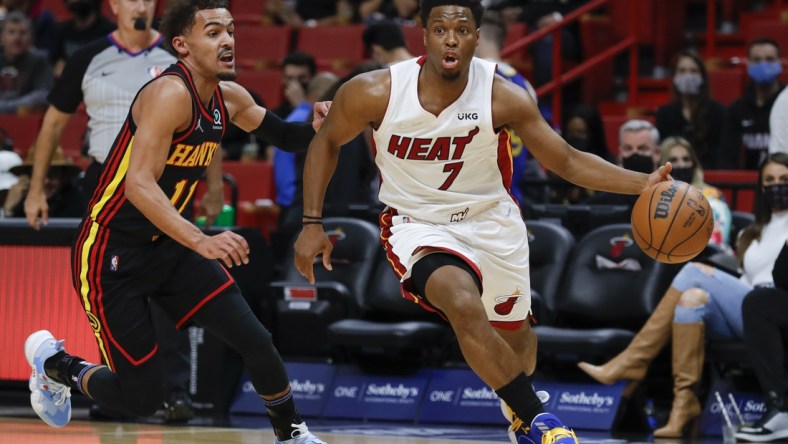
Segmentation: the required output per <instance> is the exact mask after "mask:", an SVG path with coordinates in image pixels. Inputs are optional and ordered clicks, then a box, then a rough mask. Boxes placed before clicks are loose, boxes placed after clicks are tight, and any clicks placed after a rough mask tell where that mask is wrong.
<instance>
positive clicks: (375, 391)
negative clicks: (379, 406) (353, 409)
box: [364, 382, 419, 404]
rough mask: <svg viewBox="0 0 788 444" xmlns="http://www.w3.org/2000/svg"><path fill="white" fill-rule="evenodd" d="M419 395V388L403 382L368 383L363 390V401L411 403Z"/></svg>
mask: <svg viewBox="0 0 788 444" xmlns="http://www.w3.org/2000/svg"><path fill="white" fill-rule="evenodd" d="M418 397H419V388H418V387H415V386H409V385H405V384H401V383H400V384H396V385H393V384H391V383H390V382H387V383H385V384H375V383H372V384H369V385H367V388H366V390H364V401H366V402H380V403H392V404H412V403H413V402H414V401H415V400H416V399H418Z"/></svg>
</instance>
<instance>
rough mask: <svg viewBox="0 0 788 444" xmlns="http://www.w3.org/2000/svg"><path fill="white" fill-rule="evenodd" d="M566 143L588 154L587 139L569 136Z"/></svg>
mask: <svg viewBox="0 0 788 444" xmlns="http://www.w3.org/2000/svg"><path fill="white" fill-rule="evenodd" d="M565 140H566V143H568V144H570V145H572V146H573V147H575V148H577V149H578V150H580V151H586V152H588V139H587V138H585V137H576V136H569V137H567V138H566V139H565Z"/></svg>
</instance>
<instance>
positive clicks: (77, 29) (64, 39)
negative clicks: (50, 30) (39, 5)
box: [50, 0, 116, 77]
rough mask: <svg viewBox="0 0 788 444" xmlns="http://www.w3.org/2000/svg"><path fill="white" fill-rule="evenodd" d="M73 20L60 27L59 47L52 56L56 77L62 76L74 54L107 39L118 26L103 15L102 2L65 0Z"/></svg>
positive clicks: (58, 32) (95, 0)
mask: <svg viewBox="0 0 788 444" xmlns="http://www.w3.org/2000/svg"><path fill="white" fill-rule="evenodd" d="M65 1H66V8H67V9H68V11H69V12H70V13H71V15H72V18H71V19H69V20H66V21H65V22H63V23H61V24H59V25H58V29H57V42H58V45H57V47H55V50H54V51H53V52H52V54H50V60H51V61H52V63H54V65H55V75H56V76H58V77H59V76H60V73H61V72H63V67H64V66H65V64H66V61H67V60H68V59H69V58H70V57H71V55H72V54H74V52H75V51H76V50H77V49H79V48H81V47H83V46H85V45H86V44H87V43H90V42H92V41H93V40H96V39H99V38H102V37H105V36H106V35H107V34H109V33H110V32H112V31H114V30H115V28H116V26H115V24H114V23H112V22H111V21H110V20H109V19H107V18H106V17H104V15H103V14H101V0H65Z"/></svg>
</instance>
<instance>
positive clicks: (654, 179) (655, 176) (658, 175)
mask: <svg viewBox="0 0 788 444" xmlns="http://www.w3.org/2000/svg"><path fill="white" fill-rule="evenodd" d="M671 171H673V165H672V164H671V163H670V162H667V163H665V165H663V166H661V167H659V168H657V170H656V171H654V172H653V173H651V174H649V175H648V182H647V183H646V187H645V188H644V189H643V191H645V190H646V189H648V188H649V187H651V186H652V185H656V184H658V183H660V182H666V181H669V180H673V178H672V177H670V172H671Z"/></svg>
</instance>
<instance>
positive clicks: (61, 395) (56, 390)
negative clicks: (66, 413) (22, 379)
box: [39, 376, 71, 406]
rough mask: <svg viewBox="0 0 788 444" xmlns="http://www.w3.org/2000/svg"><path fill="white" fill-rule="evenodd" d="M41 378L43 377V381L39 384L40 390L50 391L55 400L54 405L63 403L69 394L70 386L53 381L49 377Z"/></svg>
mask: <svg viewBox="0 0 788 444" xmlns="http://www.w3.org/2000/svg"><path fill="white" fill-rule="evenodd" d="M39 377H40V376H39ZM41 379H43V380H44V382H43V383H41V384H39V387H41V389H42V390H46V391H48V392H52V399H54V400H55V405H56V406H61V405H63V404H65V402H66V400H67V399H68V397H69V396H71V387H69V386H67V385H65V384H61V383H59V382H54V381H52V380H50V379H49V378H41Z"/></svg>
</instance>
